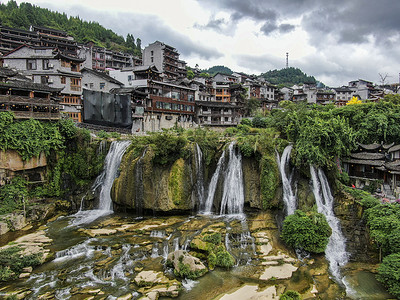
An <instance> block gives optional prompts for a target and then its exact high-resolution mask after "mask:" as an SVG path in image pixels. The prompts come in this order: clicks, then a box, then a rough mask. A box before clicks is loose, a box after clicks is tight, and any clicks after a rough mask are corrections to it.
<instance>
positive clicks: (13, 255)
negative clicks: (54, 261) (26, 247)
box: [0, 246, 42, 281]
mask: <svg viewBox="0 0 400 300" xmlns="http://www.w3.org/2000/svg"><path fill="white" fill-rule="evenodd" d="M21 251H22V249H21V248H20V247H18V246H14V247H9V248H6V249H3V250H1V251H0V281H7V280H10V279H15V278H18V275H19V274H20V273H21V272H22V269H23V268H25V267H33V266H37V265H39V264H40V263H41V258H42V254H31V255H25V256H21Z"/></svg>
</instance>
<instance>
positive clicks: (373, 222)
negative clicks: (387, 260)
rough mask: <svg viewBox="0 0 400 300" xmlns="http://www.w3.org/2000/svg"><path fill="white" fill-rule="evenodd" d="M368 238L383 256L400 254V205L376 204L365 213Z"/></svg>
mask: <svg viewBox="0 0 400 300" xmlns="http://www.w3.org/2000/svg"><path fill="white" fill-rule="evenodd" d="M365 215H366V219H367V224H368V227H369V229H370V236H371V238H372V240H373V241H374V242H375V243H376V244H377V246H378V247H379V248H380V249H381V250H382V253H383V255H388V254H392V253H400V205H399V204H397V203H394V204H378V205H375V206H373V207H371V208H369V209H367V210H366V212H365Z"/></svg>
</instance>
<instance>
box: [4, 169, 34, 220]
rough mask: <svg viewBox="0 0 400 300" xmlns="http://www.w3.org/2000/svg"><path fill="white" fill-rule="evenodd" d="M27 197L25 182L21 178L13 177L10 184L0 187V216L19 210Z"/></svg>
mask: <svg viewBox="0 0 400 300" xmlns="http://www.w3.org/2000/svg"><path fill="white" fill-rule="evenodd" d="M27 196H28V189H27V182H26V180H25V179H23V178H22V177H18V176H17V177H14V178H13V179H12V181H11V183H9V184H6V185H3V186H2V187H0V215H1V214H7V213H11V212H13V211H15V210H17V209H21V208H22V207H23V204H24V201H25V198H26V197H27Z"/></svg>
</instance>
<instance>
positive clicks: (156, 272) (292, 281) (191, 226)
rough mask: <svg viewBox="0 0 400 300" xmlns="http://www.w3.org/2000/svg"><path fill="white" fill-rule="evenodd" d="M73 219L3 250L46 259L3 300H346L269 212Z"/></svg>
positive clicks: (323, 266)
mask: <svg viewBox="0 0 400 300" xmlns="http://www.w3.org/2000/svg"><path fill="white" fill-rule="evenodd" d="M73 219H74V217H73V216H70V217H60V218H59V219H57V220H55V221H53V222H50V223H49V224H47V225H46V226H44V227H43V228H40V230H38V231H36V232H34V233H30V234H27V235H24V236H22V237H20V238H18V239H16V240H14V241H11V243H10V244H9V245H6V246H5V247H10V245H16V244H18V245H20V246H21V247H22V248H24V251H26V252H27V253H28V252H32V251H36V252H40V253H43V254H44V258H43V261H44V263H43V264H42V265H41V266H39V267H37V268H35V269H33V270H25V271H26V272H24V273H23V275H22V276H20V278H18V279H17V280H15V281H12V282H6V283H2V284H1V287H0V293H1V294H0V295H2V297H6V296H7V295H8V296H10V295H16V296H17V298H18V299H166V298H176V297H177V298H178V299H214V298H216V299H224V300H226V299H278V297H279V295H280V294H282V293H283V292H285V291H287V290H289V289H290V290H295V291H298V292H299V293H300V294H301V295H302V297H303V299H313V298H318V297H319V298H321V299H338V298H342V299H343V298H345V297H346V296H345V295H346V289H345V287H343V286H339V285H338V284H336V283H335V282H334V281H333V280H332V279H331V278H330V276H329V273H328V264H327V262H326V260H325V259H324V257H323V256H316V257H304V258H302V259H301V260H300V259H299V258H298V257H297V255H296V254H295V253H294V252H293V251H292V250H290V249H287V248H285V246H284V245H282V244H281V243H280V239H279V236H278V234H279V233H278V228H277V226H276V222H275V218H274V214H273V213H271V212H263V213H252V214H248V215H247V216H244V215H243V216H240V217H238V216H236V217H229V216H228V217H226V216H225V217H222V216H202V215H198V216H190V217H187V216H170V217H152V218H133V217H131V216H124V215H110V216H106V217H103V218H101V219H99V220H97V221H96V222H94V223H92V224H89V225H86V226H81V227H76V226H71V222H72V221H73ZM211 253H213V254H215V256H216V260H215V261H213V254H211ZM168 256H169V261H170V262H169V263H168V259H167V258H168ZM181 256H182V258H180V257H181ZM174 260H175V261H174ZM229 262H232V265H229ZM225 264H226V265H225ZM178 265H180V269H179V267H177V266H178ZM361 269H371V266H368V268H367V266H354V265H353V266H350V267H349V270H348V272H347V273H348V278H349V282H352V284H353V285H357V284H358V281H357V276H358V275H357V274H358V271H359V270H361ZM182 270H186V271H187V272H186V271H185V272H186V273H183V272H182ZM30 271H32V272H30ZM191 271H193V272H191ZM345 273H346V271H345ZM185 274H186V275H185ZM364 278H365V276H364ZM369 280H371V279H370V278H369ZM375 284H376V283H375ZM378 294H379V293H378ZM385 295H386V294H384V293H383V292H381V293H380V294H379V295H378V296H377V298H371V299H385V297H386V296H385Z"/></svg>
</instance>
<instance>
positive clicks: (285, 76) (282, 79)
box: [261, 67, 317, 86]
mask: <svg viewBox="0 0 400 300" xmlns="http://www.w3.org/2000/svg"><path fill="white" fill-rule="evenodd" d="M261 76H262V77H264V78H265V79H266V80H267V81H269V82H270V83H272V84H282V85H285V86H293V85H295V84H302V83H316V82H317V81H316V80H315V78H314V76H307V74H305V73H303V72H302V71H301V70H300V69H298V68H293V67H290V68H285V69H281V70H271V71H268V72H266V73H262V74H261Z"/></svg>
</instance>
